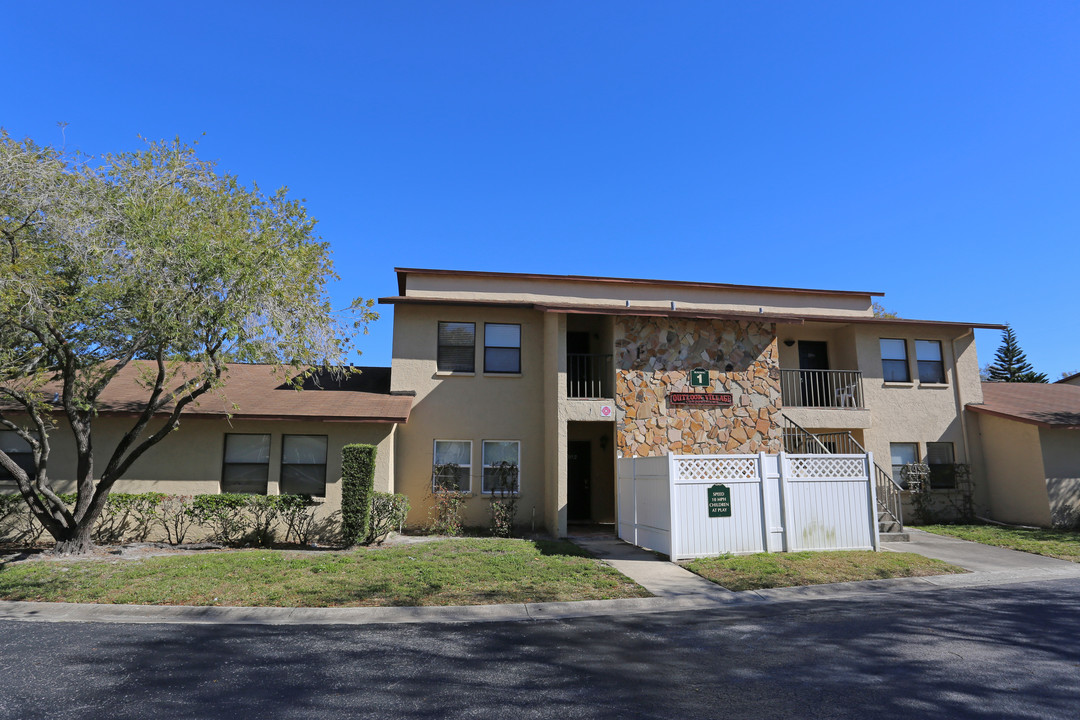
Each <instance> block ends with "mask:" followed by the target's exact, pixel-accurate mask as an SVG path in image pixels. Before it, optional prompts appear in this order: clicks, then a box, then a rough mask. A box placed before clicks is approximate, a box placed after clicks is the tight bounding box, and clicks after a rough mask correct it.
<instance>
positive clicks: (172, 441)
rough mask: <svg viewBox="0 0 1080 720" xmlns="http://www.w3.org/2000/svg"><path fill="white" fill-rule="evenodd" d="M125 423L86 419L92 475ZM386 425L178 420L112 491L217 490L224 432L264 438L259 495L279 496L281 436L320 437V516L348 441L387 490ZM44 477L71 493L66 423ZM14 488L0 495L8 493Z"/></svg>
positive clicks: (336, 505)
mask: <svg viewBox="0 0 1080 720" xmlns="http://www.w3.org/2000/svg"><path fill="white" fill-rule="evenodd" d="M132 423H133V418H121V417H112V416H102V417H98V418H97V419H95V420H94V426H93V435H92V441H93V446H94V456H95V460H96V469H97V470H98V471H99V472H100V470H101V469H103V468H104V466H105V463H106V462H108V457H109V455H111V453H112V452H113V450H114V449H115V447H116V445H117V443H118V442H119V441H120V438H121V437H122V436H123V434H124V433H125V432H126V431H127V430H128V428H130V427H131V424H132ZM394 427H395V426H394V425H392V424H390V423H341V422H317V421H310V422H309V421H303V422H298V421H284V420H233V421H231V422H230V421H228V420H225V419H217V418H194V417H193V418H183V419H182V420H181V423H180V427H179V428H178V429H177V430H176V431H175V432H173V433H172V434H170V435H169V436H168V437H166V438H165V439H164V440H162V441H161V442H160V443H158V444H157V445H155V446H154V447H152V448H150V449H149V450H147V451H146V453H145V454H144V455H143V456H142V457H140V458H139V459H138V460H137V461H135V463H134V464H132V466H131V468H130V469H129V470H128V472H127V473H126V475H125V477H123V478H121V479H120V480H118V481H117V483H116V485H114V486H113V489H114V490H116V491H117V492H131V493H137V492H163V493H169V494H174V495H195V494H200V493H218V492H220V491H221V471H222V462H223V458H224V451H225V435H226V434H228V433H255V434H269V435H270V466H269V481H268V486H267V492H268V493H269V494H271V495H276V494H278V492H279V481H280V478H281V446H282V436H283V435H325V436H326V442H327V457H326V498H325V502H324V504H323V508H324V511H323V514H324V515H325V514H329V513H331V512H333V511H336V510H339V509H340V508H341V448H342V447H343V446H345V445H347V444H350V443H366V444H371V445H376V446H377V447H378V453H377V456H376V465H375V489H376V490H379V491H382V492H392V491H393V485H392V482H393V475H394V472H393V471H394ZM50 444H51V447H52V450H51V453H50V456H49V476H50V477H51V478H53V479H54V481H55V482H56V485H57V488H58V489H60V490H61V491H62V492H73V491H74V489H75V484H74V478H75V463H76V455H75V443H74V441H73V439H72V436H71V433H70V431H69V430H68V429H67V427H66V425H64V424H62V425H60V426H59V427H57V428H56V429H55V430H54V431H53V432H52V433H51V434H50ZM13 488H14V485H11V486H10V487H9V488H5V489H4V491H13Z"/></svg>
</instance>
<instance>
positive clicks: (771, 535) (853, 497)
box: [618, 453, 878, 560]
mask: <svg viewBox="0 0 1080 720" xmlns="http://www.w3.org/2000/svg"><path fill="white" fill-rule="evenodd" d="M873 467H874V464H873V456H872V455H871V454H869V453H867V454H865V455H790V454H787V453H780V454H778V455H770V454H767V453H759V454H757V455H669V456H667V457H657V458H631V459H622V460H620V461H619V492H618V502H619V537H620V538H622V539H624V540H627V541H628V542H632V543H634V544H635V545H641V546H642V547H647V548H650V549H653V550H657V551H659V552H663V553H665V554H667V555H669V556H670V557H671V558H672V559H673V560H681V559H685V558H693V557H703V556H709V555H720V554H724V553H754V552H779V551H785V550H790V551H795V550H870V549H874V550H876V549H877V548H878V523H877V510H876V506H877V501H876V498H875V497H874V483H873V482H871V477H872V476H871V473H870V470H871V468H873Z"/></svg>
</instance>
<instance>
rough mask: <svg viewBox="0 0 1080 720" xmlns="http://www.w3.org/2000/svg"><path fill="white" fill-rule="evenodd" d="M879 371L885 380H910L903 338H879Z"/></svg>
mask: <svg viewBox="0 0 1080 720" xmlns="http://www.w3.org/2000/svg"><path fill="white" fill-rule="evenodd" d="M881 373H882V377H883V378H884V380H885V382H911V371H910V370H909V369H908V361H907V343H906V342H905V341H904V340H899V339H895V338H881Z"/></svg>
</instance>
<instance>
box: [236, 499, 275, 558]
mask: <svg viewBox="0 0 1080 720" xmlns="http://www.w3.org/2000/svg"><path fill="white" fill-rule="evenodd" d="M280 498H281V496H280V495H248V496H247V504H246V505H245V506H244V510H245V511H246V512H247V525H248V527H249V528H251V533H250V535H251V540H252V542H253V543H255V544H256V545H263V546H269V545H272V544H273V542H274V523H276V522H277V519H278V516H279V515H280V514H281V500H280Z"/></svg>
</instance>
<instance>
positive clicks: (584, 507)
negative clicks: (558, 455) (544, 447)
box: [566, 440, 592, 523]
mask: <svg viewBox="0 0 1080 720" xmlns="http://www.w3.org/2000/svg"><path fill="white" fill-rule="evenodd" d="M566 519H567V520H568V521H569V522H573V523H580V522H589V521H590V520H591V519H592V443H591V442H590V441H588V440H570V441H568V442H567V443H566Z"/></svg>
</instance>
